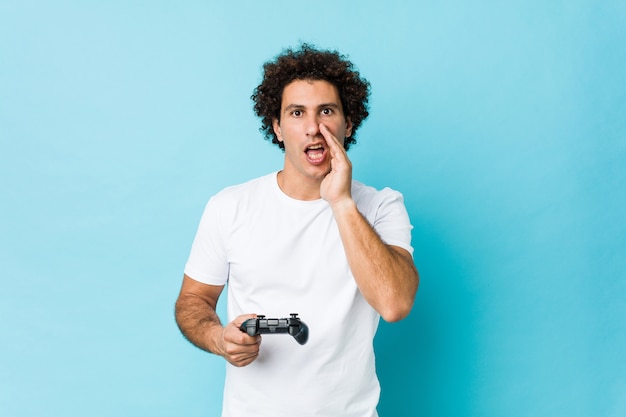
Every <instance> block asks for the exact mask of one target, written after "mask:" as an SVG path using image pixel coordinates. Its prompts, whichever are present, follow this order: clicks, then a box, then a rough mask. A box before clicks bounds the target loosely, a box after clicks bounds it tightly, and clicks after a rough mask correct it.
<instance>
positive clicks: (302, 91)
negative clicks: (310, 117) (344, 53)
mask: <svg viewBox="0 0 626 417" xmlns="http://www.w3.org/2000/svg"><path fill="white" fill-rule="evenodd" d="M320 104H336V105H338V106H340V107H341V100H340V98H339V90H338V89H337V87H335V85H333V84H332V83H329V82H328V81H324V80H295V81H292V82H291V83H289V84H287V85H286V86H285V88H284V89H283V96H282V100H281V108H283V109H284V108H285V107H287V106H292V105H298V106H304V107H315V106H318V105H320Z"/></svg>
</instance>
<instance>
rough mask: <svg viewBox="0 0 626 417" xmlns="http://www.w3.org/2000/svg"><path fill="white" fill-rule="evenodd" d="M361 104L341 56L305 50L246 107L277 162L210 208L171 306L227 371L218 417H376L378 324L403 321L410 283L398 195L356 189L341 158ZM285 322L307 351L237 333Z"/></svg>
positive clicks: (269, 76)
mask: <svg viewBox="0 0 626 417" xmlns="http://www.w3.org/2000/svg"><path fill="white" fill-rule="evenodd" d="M368 97H369V83H368V82H367V81H365V80H364V79H362V78H361V77H360V75H359V73H358V72H357V71H355V70H354V69H353V65H352V64H351V63H350V62H349V61H348V60H347V59H346V58H345V57H344V56H342V55H340V54H338V53H337V52H331V51H323V50H317V49H315V48H314V47H312V46H310V45H306V44H305V45H302V46H301V47H300V48H299V49H297V50H291V49H290V50H287V51H284V52H283V53H282V54H281V55H279V56H278V57H277V58H276V59H275V60H273V61H270V62H268V63H266V64H265V65H264V78H263V81H262V83H261V84H260V85H259V86H258V87H257V88H256V90H255V92H254V95H253V96H252V99H253V100H254V103H255V106H254V108H255V112H256V114H257V115H258V116H259V117H260V118H261V119H262V123H263V126H262V131H264V133H265V136H266V138H267V139H270V140H272V142H273V143H275V144H277V145H278V146H279V147H280V148H281V149H282V150H283V151H284V153H285V159H284V166H283V168H282V170H280V171H278V172H275V173H272V174H270V175H266V176H263V177H261V178H257V179H254V180H252V181H249V182H247V183H244V184H241V185H237V186H234V187H229V188H226V189H224V190H222V191H221V192H220V193H218V194H217V195H215V196H213V197H212V198H211V199H210V201H209V203H208V204H207V206H206V209H205V212H204V214H203V216H202V219H201V221H200V226H199V228H198V232H197V235H196V238H195V240H194V243H193V246H192V250H191V254H190V257H189V260H188V262H187V264H186V266H185V275H184V278H183V284H182V289H181V292H180V295H179V297H178V300H177V302H176V320H177V323H178V325H179V327H180V329H181V331H182V332H183V334H184V335H185V336H186V337H187V338H188V339H189V341H191V342H192V343H193V344H194V345H196V346H198V347H199V348H201V349H204V350H206V351H208V352H212V353H215V354H217V355H220V356H223V357H224V358H225V359H226V360H227V361H228V365H227V373H226V382H225V388H224V403H223V414H222V415H223V416H224V417H251V416H255V417H258V416H267V417H278V416H289V417H294V416H355V417H356V416H358V417H372V416H376V415H377V414H376V405H377V403H378V399H379V393H380V387H379V383H378V379H377V377H376V370H375V363H374V352H373V338H374V335H375V333H376V328H377V326H378V321H379V318H380V317H381V316H382V317H383V319H384V320H386V321H397V320H401V319H402V318H404V317H406V316H407V315H408V314H409V312H410V310H411V308H412V305H413V300H414V298H415V293H416V291H417V287H418V281H419V279H418V274H417V270H416V269H415V266H414V264H413V259H412V251H413V249H412V247H411V244H410V239H411V237H410V231H411V225H410V223H409V219H408V215H407V212H406V209H405V207H404V204H403V200H402V195H401V194H400V193H398V192H396V191H393V190H390V189H388V188H386V189H384V190H382V191H378V190H375V189H374V188H372V187H367V186H365V185H363V184H361V183H359V182H357V181H353V180H352V165H351V162H350V160H349V159H348V156H347V154H346V151H347V150H348V148H349V146H350V145H351V144H353V143H355V133H356V130H357V128H358V127H359V126H360V124H361V122H362V121H363V120H364V119H365V118H366V117H367V116H368V111H367V103H368ZM226 284H228V291H227V292H228V307H227V309H228V322H227V324H226V325H223V324H222V323H221V321H220V319H219V318H218V316H217V314H216V312H215V308H216V305H217V301H218V298H219V297H220V295H221V293H222V290H223V288H224V286H225V285H226ZM291 313H298V314H299V318H300V319H302V321H303V322H305V323H306V324H307V325H308V327H309V340H308V343H307V344H305V345H302V346H301V345H299V344H298V343H296V342H295V341H294V340H293V339H292V338H291V337H289V336H286V335H265V336H263V340H262V342H261V338H262V336H249V335H248V334H247V333H245V332H242V331H241V330H240V325H241V324H242V323H243V322H244V321H245V320H246V319H250V318H255V317H256V315H257V314H263V315H265V316H267V317H271V318H283V317H289V314H291Z"/></svg>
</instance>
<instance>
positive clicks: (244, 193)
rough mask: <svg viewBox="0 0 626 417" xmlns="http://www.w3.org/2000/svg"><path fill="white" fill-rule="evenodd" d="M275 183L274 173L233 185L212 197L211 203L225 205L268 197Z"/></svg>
mask: <svg viewBox="0 0 626 417" xmlns="http://www.w3.org/2000/svg"><path fill="white" fill-rule="evenodd" d="M275 181H276V173H275V172H274V173H271V174H267V175H264V176H262V177H258V178H254V179H251V180H249V181H246V182H244V183H241V184H236V185H231V186H229V187H226V188H224V189H222V190H221V191H219V192H218V193H217V194H215V195H214V196H213V197H211V201H210V202H213V203H222V204H225V203H234V202H238V201H245V200H248V199H250V198H255V197H256V196H259V197H261V196H263V195H267V192H268V191H269V190H270V189H271V187H272V185H273V184H274V182H275Z"/></svg>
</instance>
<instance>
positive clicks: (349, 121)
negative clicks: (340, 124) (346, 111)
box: [346, 117, 352, 138]
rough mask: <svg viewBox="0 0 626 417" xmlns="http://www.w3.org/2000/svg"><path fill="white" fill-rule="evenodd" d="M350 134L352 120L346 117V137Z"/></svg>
mask: <svg viewBox="0 0 626 417" xmlns="http://www.w3.org/2000/svg"><path fill="white" fill-rule="evenodd" d="M350 136H352V120H351V119H350V118H349V117H346V137H347V138H349V137H350Z"/></svg>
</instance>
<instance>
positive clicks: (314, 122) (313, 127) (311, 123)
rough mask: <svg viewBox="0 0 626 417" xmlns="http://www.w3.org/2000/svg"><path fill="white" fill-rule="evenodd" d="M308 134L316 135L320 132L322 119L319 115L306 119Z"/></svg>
mask: <svg viewBox="0 0 626 417" xmlns="http://www.w3.org/2000/svg"><path fill="white" fill-rule="evenodd" d="M306 134H307V136H311V137H315V136H317V135H319V134H320V121H319V119H318V117H317V115H311V116H308V117H307V119H306Z"/></svg>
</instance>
